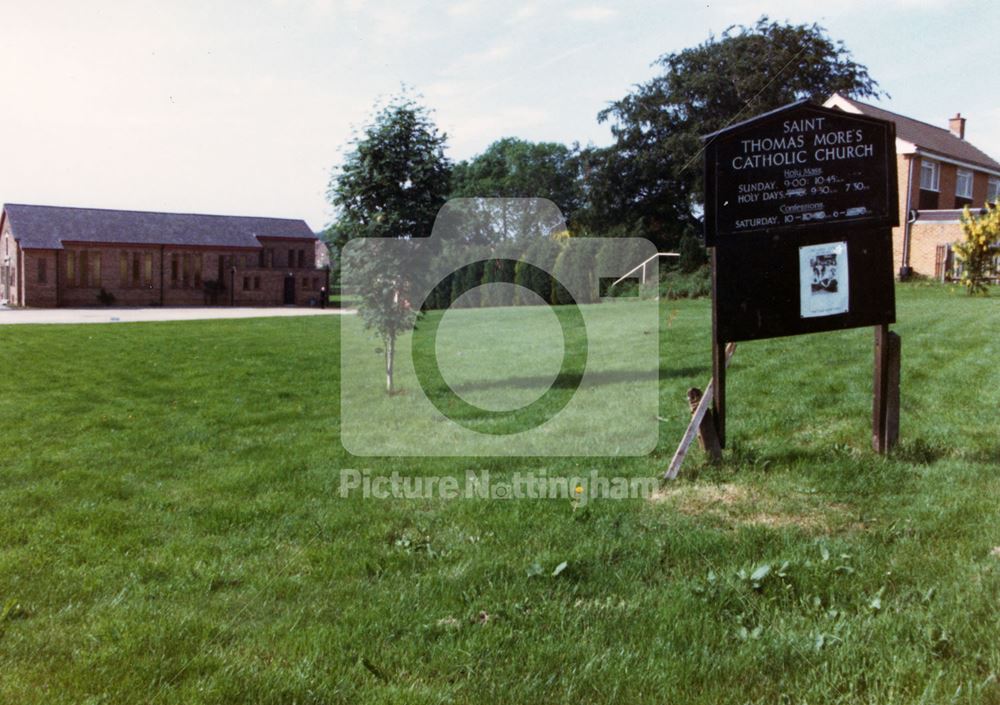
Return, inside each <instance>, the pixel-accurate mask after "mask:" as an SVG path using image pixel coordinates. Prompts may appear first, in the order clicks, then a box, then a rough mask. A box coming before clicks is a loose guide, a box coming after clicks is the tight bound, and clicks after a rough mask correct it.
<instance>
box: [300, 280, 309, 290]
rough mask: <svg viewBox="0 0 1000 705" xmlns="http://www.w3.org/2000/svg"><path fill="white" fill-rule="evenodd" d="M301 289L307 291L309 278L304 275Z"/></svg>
mask: <svg viewBox="0 0 1000 705" xmlns="http://www.w3.org/2000/svg"><path fill="white" fill-rule="evenodd" d="M302 290H303V291H309V280H308V279H306V278H305V277H302Z"/></svg>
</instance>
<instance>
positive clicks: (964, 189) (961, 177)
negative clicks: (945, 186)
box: [955, 169, 972, 198]
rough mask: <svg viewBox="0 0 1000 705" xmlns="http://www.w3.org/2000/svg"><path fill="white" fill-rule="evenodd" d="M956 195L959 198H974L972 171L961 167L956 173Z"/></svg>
mask: <svg viewBox="0 0 1000 705" xmlns="http://www.w3.org/2000/svg"><path fill="white" fill-rule="evenodd" d="M955 195H956V196H958V197H959V198H972V172H971V171H968V170H966V169H959V170H958V172H957V173H956V175H955Z"/></svg>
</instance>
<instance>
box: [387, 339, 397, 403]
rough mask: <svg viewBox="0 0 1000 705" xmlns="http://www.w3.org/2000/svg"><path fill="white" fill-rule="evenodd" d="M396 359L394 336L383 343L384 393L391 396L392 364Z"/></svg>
mask: <svg viewBox="0 0 1000 705" xmlns="http://www.w3.org/2000/svg"><path fill="white" fill-rule="evenodd" d="M395 357H396V336H389V337H388V338H387V339H386V341H385V393H386V394H392V364H393V360H394V358H395Z"/></svg>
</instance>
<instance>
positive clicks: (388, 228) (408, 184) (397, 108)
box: [328, 95, 451, 394]
mask: <svg viewBox="0 0 1000 705" xmlns="http://www.w3.org/2000/svg"><path fill="white" fill-rule="evenodd" d="M446 140H447V136H446V135H445V134H443V133H440V132H438V130H437V127H436V126H435V125H434V122H433V120H432V119H431V116H430V112H429V111H428V110H427V109H426V108H425V107H423V106H421V105H419V104H417V103H416V102H415V101H414V100H413V99H412V98H410V97H408V96H406V95H400V96H396V97H394V98H393V99H392V100H391V101H390V102H389V103H388V104H387V105H386V106H385V107H383V108H382V109H381V110H379V111H377V112H376V113H375V115H374V117H373V119H372V120H371V122H370V124H369V125H368V126H367V127H366V128H365V129H364V131H363V132H362V133H361V134H360V135H359V136H358V137H356V138H355V139H354V140H353V141H352V143H351V151H350V152H349V153H348V155H347V158H346V160H345V162H344V164H343V166H342V167H341V168H340V169H339V170H338V171H336V172H335V173H334V176H333V178H332V180H331V182H330V188H329V191H328V196H329V199H330V202H331V203H332V204H333V206H334V209H335V211H336V221H335V223H334V225H333V226H332V228H331V232H332V234H333V240H334V241H335V242H337V243H339V244H340V245H343V244H345V243H347V242H348V241H350V240H353V239H355V238H394V239H398V240H406V241H408V242H409V243H410V244H411V245H412V247H411V252H410V253H408V255H407V256H406V257H405V261H404V257H403V256H402V255H393V254H388V253H382V252H380V254H379V256H377V257H373V256H367V255H365V256H360V253H359V252H354V254H353V255H352V254H351V252H352V251H351V250H348V251H347V254H346V255H345V258H344V270H345V271H346V270H347V269H348V268H350V269H351V271H352V272H353V273H354V276H353V281H354V283H355V285H356V288H357V290H356V291H354V292H353V293H354V294H355V295H356V296H357V297H358V312H359V314H360V315H361V318H362V320H363V321H364V324H365V327H366V328H368V329H370V330H372V331H374V332H375V334H376V335H377V336H378V337H379V338H380V339H381V340H382V342H383V345H384V347H383V348H382V352H383V353H384V355H385V376H386V392H387V393H389V394H391V393H392V392H393V365H394V361H395V352H396V340H397V338H398V337H399V336H400V335H401V334H402V333H405V332H406V331H407V330H410V329H412V327H413V325H414V323H415V321H416V318H417V317H418V316H419V314H420V310H419V309H420V302H419V301H415V300H414V292H415V290H416V287H417V284H418V282H417V281H416V280H415V277H416V276H419V274H420V271H421V268H420V267H419V266H415V264H414V263H415V262H416V261H418V259H419V257H420V256H427V255H428V250H430V249H431V248H432V244H431V243H432V242H433V241H422V239H423V238H426V237H427V236H429V235H430V233H431V229H432V228H433V226H434V218H435V216H436V215H437V212H438V210H439V209H440V208H441V206H442V205H443V204H444V202H445V200H446V198H447V196H448V190H449V184H450V179H451V164H450V162H449V161H448V158H447V157H446V156H445V152H444V150H445V144H446Z"/></svg>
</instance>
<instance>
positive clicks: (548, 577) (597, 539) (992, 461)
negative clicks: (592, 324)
mask: <svg viewBox="0 0 1000 705" xmlns="http://www.w3.org/2000/svg"><path fill="white" fill-rule="evenodd" d="M898 299H899V304H898V318H899V323H898V324H897V325H896V326H895V327H894V328H895V330H897V331H898V332H899V333H900V334H901V335H902V340H903V397H902V399H903V409H902V443H901V445H900V447H899V449H898V451H897V452H896V453H895V455H894V456H892V457H890V458H881V457H878V456H876V455H874V454H873V453H872V452H871V450H870V440H869V439H870V384H871V382H870V377H871V342H872V341H871V331H870V330H856V331H845V332H842V333H827V334H821V335H814V336H807V337H802V338H795V339H780V340H773V341H760V342H756V343H748V344H744V345H741V346H740V347H739V349H738V350H737V353H736V356H735V358H734V361H733V364H732V367H731V374H730V378H729V384H730V386H729V403H730V417H729V439H730V447H729V449H728V450H727V457H726V462H725V463H724V464H723V465H722V466H721V467H711V466H708V465H706V464H704V462H703V459H702V457H701V455H700V453H698V452H697V451H696V453H695V455H694V456H693V457H692V458H690V459H689V461H688V464H687V465H686V466H685V469H684V471H683V472H682V475H681V478H680V479H679V480H678V481H676V482H675V483H673V484H671V485H669V486H667V487H665V488H664V489H663V490H662V491H661V492H660V493H659V495H658V496H657V497H656V498H655V499H654V500H652V501H644V500H634V501H594V502H591V503H590V504H588V505H587V506H585V507H582V508H581V507H579V506H575V505H574V504H573V503H572V502H570V501H568V500H534V501H531V500H527V501H508V502H503V501H485V500H453V501H444V500H382V501H380V500H364V499H362V498H361V497H359V496H357V495H356V494H355V495H352V496H350V497H348V498H343V499H342V498H340V496H339V494H338V491H337V490H338V479H339V472H340V470H341V469H342V468H345V467H348V468H361V469H367V470H369V471H370V472H371V473H372V474H386V473H389V472H392V471H393V470H397V471H399V472H401V473H404V474H410V475H435V474H450V475H455V476H459V477H461V476H463V475H464V473H465V472H466V471H467V470H473V471H480V470H489V471H490V472H491V473H493V474H494V475H495V476H497V477H505V476H509V475H510V473H512V472H515V471H522V472H523V471H528V470H534V471H540V470H543V469H544V470H546V471H548V472H549V474H551V475H559V474H566V475H569V474H574V473H579V472H582V471H590V470H591V469H595V470H598V471H600V472H601V473H604V474H609V475H610V474H619V475H625V476H635V477H638V476H645V475H649V474H654V473H660V472H662V470H663V469H664V467H665V465H666V463H667V462H668V460H669V457H670V455H671V454H672V452H673V449H674V446H675V444H676V441H677V439H678V438H679V436H680V434H681V433H682V431H683V428H684V426H685V423H686V418H687V416H688V412H687V410H686V402H685V401H684V391H685V390H686V388H687V387H688V386H691V385H698V386H701V385H703V384H704V382H705V379H706V377H707V375H708V365H707V362H708V356H707V352H706V350H707V345H708V330H707V322H708V312H709V303H708V301H706V300H694V301H668V302H664V303H663V304H662V329H661V336H660V347H661V353H662V360H661V381H660V415H661V416H662V417H663V418H664V419H665V421H663V422H662V424H661V428H660V435H659V443H658V446H657V449H656V451H655V452H653V453H652V454H650V455H649V456H644V457H638V458H614V459H592V460H591V459H580V458H546V459H520V458H515V459H476V458H458V459H427V458H419V457H412V458H395V459H378V458H374V459H366V458H357V457H352V456H348V455H347V454H346V453H345V452H344V451H343V450H342V448H341V445H340V442H339V418H338V413H339V404H338V391H339V385H340V372H339V369H340V366H339V362H338V354H339V350H340V345H341V340H340V335H339V332H338V328H337V326H336V324H335V323H334V322H332V321H331V320H330V319H326V318H302V319H274V320H267V319H259V320H245V321H202V322H184V323H150V324H117V325H87V326H30V327H17V328H12V329H7V330H3V331H0V355H2V359H3V360H4V361H5V363H6V366H5V374H4V375H3V377H2V378H0V389H2V393H0V427H2V429H3V432H2V434H0V458H2V460H0V468H2V469H0V506H2V507H3V512H2V514H0V615H2V618H0V702H4V703H6V702H11V703H105V702H107V703H133V702H134V703H185V704H187V703H202V702H204V703H245V702H260V703H292V702H295V703H336V702H344V703H357V702H371V703H446V702H453V703H477V702H491V703H496V702H511V703H579V702H623V703H635V702H648V703H663V702H678V703H680V702H683V703H730V702H731V703H744V702H751V703H775V702H823V703H827V702H843V703H859V702H865V703H889V702H900V703H910V702H930V703H940V702H966V703H996V702H1000V685H998V682H997V678H998V675H1000V645H998V640H997V638H996V634H997V633H1000V616H998V608H1000V555H998V553H1000V551H998V550H997V549H996V547H998V546H1000V522H998V519H1000V503H998V497H1000V422H998V417H997V409H998V408H1000V371H998V366H997V360H998V359H1000V355H998V342H997V333H998V330H1000V301H998V300H997V299H996V298H994V299H968V298H966V297H964V296H961V295H958V294H951V293H949V290H947V289H941V288H938V287H917V286H914V287H901V288H900V289H899V292H898ZM625 306H626V307H627V305H625ZM613 309H621V310H624V309H622V307H621V306H618V307H610V306H609V307H608V308H607V310H613ZM615 312H616V314H617V311H615ZM347 335H348V336H349V337H345V339H344V340H343V345H345V346H347V345H363V346H371V345H372V343H371V341H370V340H367V339H365V338H362V337H360V333H359V331H355V332H353V333H352V332H350V328H348V333H347ZM623 354H627V347H624V348H623ZM664 370H665V372H664ZM671 370H672V371H673V372H671ZM623 383H627V382H623ZM616 413H625V411H621V410H616ZM563 562H565V563H566V564H567V565H566V567H565V569H564V570H562V571H560V572H558V574H557V575H553V573H554V572H556V571H555V568H556V567H557V566H558V565H560V564H561V563H563ZM786 563H787V565H785V564H786Z"/></svg>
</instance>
